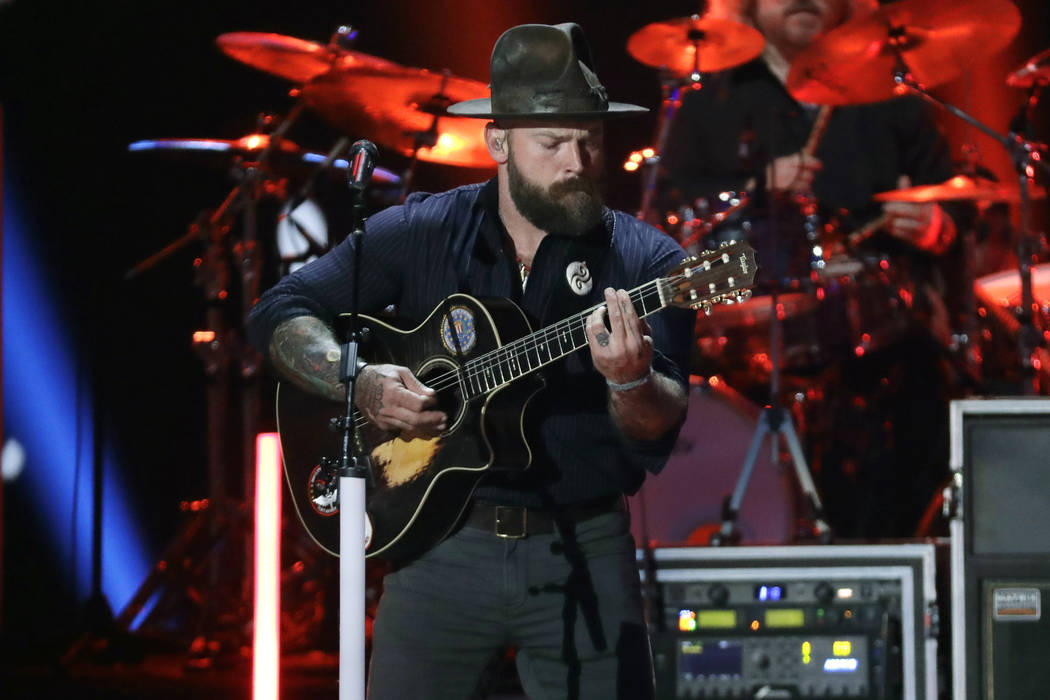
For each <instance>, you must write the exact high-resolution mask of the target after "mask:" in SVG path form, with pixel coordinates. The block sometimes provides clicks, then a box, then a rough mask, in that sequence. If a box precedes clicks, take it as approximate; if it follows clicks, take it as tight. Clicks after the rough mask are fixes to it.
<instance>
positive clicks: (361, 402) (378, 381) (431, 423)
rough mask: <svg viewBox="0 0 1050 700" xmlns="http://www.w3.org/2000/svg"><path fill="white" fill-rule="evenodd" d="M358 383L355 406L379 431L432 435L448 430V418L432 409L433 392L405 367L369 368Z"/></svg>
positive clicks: (434, 400)
mask: <svg viewBox="0 0 1050 700" xmlns="http://www.w3.org/2000/svg"><path fill="white" fill-rule="evenodd" d="M357 381H358V384H357V389H356V391H355V393H354V403H355V404H356V405H357V407H358V408H359V409H361V412H362V413H364V414H365V417H367V418H368V420H370V421H371V422H372V423H374V424H375V425H376V426H377V427H378V428H380V429H381V430H385V431H389V432H402V433H408V434H415V433H420V434H431V435H432V434H435V433H439V432H441V431H443V430H445V428H446V427H447V423H448V416H446V415H445V413H444V412H443V411H435V410H433V408H434V407H435V406H436V405H437V399H436V393H435V391H434V390H433V389H431V388H430V387H428V386H426V385H424V384H423V383H422V382H420V381H419V380H418V379H416V377H415V376H414V375H413V374H412V372H411V371H410V370H409V369H408V368H407V367H401V366H399V365H368V366H366V367H365V368H364V369H362V370H361V374H360V376H359V377H358V379H357Z"/></svg>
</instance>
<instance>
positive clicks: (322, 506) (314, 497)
mask: <svg viewBox="0 0 1050 700" xmlns="http://www.w3.org/2000/svg"><path fill="white" fill-rule="evenodd" d="M329 475H330V472H329V470H328V469H325V468H323V467H322V466H321V465H320V464H318V465H317V466H316V467H314V470H313V471H312V472H310V478H309V480H308V481H307V482H306V488H307V492H308V494H309V496H310V505H311V506H313V509H314V510H315V511H317V514H318V515H335V514H336V513H338V512H339V480H338V479H337V478H336V476H335V475H334V474H331V478H329Z"/></svg>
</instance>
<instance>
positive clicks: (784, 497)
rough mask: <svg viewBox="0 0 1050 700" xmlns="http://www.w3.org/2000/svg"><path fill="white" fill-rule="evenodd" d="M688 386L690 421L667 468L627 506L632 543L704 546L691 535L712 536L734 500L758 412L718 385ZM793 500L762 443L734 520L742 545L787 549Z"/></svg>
mask: <svg viewBox="0 0 1050 700" xmlns="http://www.w3.org/2000/svg"><path fill="white" fill-rule="evenodd" d="M691 384H693V386H691V388H690V393H689V413H688V415H687V416H686V419H685V425H683V426H682V432H681V433H680V434H679V437H678V442H677V443H676V444H675V447H674V450H673V451H672V452H671V457H670V459H669V460H668V461H667V465H666V466H665V467H664V469H663V471H661V472H660V473H659V474H657V475H655V476H654V475H652V474H650V475H649V477H648V478H647V479H646V480H645V483H644V484H643V485H642V488H641V490H640V491H639V492H638V493H637V494H635V495H634V496H631V497H630V498H629V499H628V501H629V503H630V507H631V532H632V534H633V535H634V539H635V542H637V543H642V542H644V541H645V540H646V539H648V541H649V542H650V543H653V544H655V545H666V544H684V543H690V544H707V540H706V537H701V539H702V541H696V540H697V538H696V537H695V536H694V537H693V538H690V535H693V534H694V533H701V532H713V531H715V530H717V529H718V526H720V525H721V522H722V501H723V499H725V498H726V497H728V496H730V495H732V493H733V489H734V488H735V487H736V482H737V478H738V477H739V476H740V472H741V469H742V468H743V466H744V459H745V457H746V456H747V450H748V447H749V446H750V444H751V438H752V436H753V435H754V432H755V426H756V425H757V424H758V417H759V414H760V411H761V409H760V408H759V407H758V406H756V405H755V404H753V403H751V402H750V401H748V400H747V399H745V398H743V397H742V396H741V395H740V394H738V393H737V392H736V391H734V390H733V389H731V388H730V387H728V386H726V384H725V383H724V382H722V381H721V380H719V379H718V378H717V377H712V378H711V380H710V382H707V381H704V380H703V379H700V378H697V377H694V378H692V380H691ZM794 493H795V491H794V476H793V475H792V474H791V473H790V471H789V469H786V468H785V467H784V466H783V465H782V464H780V463H776V464H771V463H770V459H769V440H768V438H767V439H766V441H765V444H764V445H763V449H761V450H760V451H759V454H758V460H757V462H756V463H755V469H754V471H753V472H752V476H751V481H750V483H749V484H748V488H747V491H746V493H745V494H744V500H743V503H741V506H740V513H739V514H738V516H737V519H736V526H737V530H738V531H739V533H740V538H741V542H743V543H751V544H757V543H762V544H778V543H786V542H788V541H790V540H791V539H792V534H793V529H792V526H793V523H794V522H795V512H796V511H795V497H794ZM691 540H692V541H691Z"/></svg>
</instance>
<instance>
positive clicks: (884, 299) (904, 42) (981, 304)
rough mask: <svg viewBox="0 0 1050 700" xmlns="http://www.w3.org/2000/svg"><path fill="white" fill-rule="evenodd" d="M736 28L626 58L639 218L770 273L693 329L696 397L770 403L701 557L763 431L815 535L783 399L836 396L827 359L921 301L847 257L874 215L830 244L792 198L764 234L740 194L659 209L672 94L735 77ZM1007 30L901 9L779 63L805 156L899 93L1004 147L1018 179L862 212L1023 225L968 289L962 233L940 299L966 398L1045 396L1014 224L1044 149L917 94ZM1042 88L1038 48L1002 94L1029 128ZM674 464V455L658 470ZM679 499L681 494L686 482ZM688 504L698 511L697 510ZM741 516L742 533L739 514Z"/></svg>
mask: <svg viewBox="0 0 1050 700" xmlns="http://www.w3.org/2000/svg"><path fill="white" fill-rule="evenodd" d="M736 19H738V18H733V19H729V18H724V17H717V16H713V15H712V13H710V12H709V13H707V14H706V15H703V16H700V15H694V16H692V17H689V18H682V19H675V20H669V21H665V22H657V23H654V24H650V25H648V26H646V27H643V28H642V29H641V30H639V31H637V32H635V33H634V34H633V35H632V36H631V37H630V39H629V41H628V44H627V48H628V51H629V52H630V54H631V55H632V56H633V57H634V58H635V59H637V60H638V61H640V62H642V63H644V64H646V65H650V66H652V67H655V68H659V69H660V70H661V75H662V84H663V97H664V101H663V104H662V109H661V112H660V114H659V120H658V125H657V129H656V133H655V137H654V143H655V148H654V149H653V150H654V153H653V155H651V156H647V157H646V158H645V160H644V163H645V164H646V165H648V166H649V171H648V172H647V173H646V177H645V179H644V183H643V184H642V206H641V211H640V216H641V217H643V218H645V219H646V220H648V221H650V222H651V223H654V224H655V225H657V226H659V227H661V228H663V229H664V230H665V231H666V232H667V233H668V234H669V235H672V236H673V237H675V238H676V239H677V240H678V241H679V243H681V244H682V245H683V247H685V248H686V249H687V250H696V249H699V248H704V247H708V246H709V245H710V244H711V243H712V242H717V241H719V240H722V239H724V238H726V237H740V236H741V235H742V236H745V237H749V238H750V239H751V240H752V243H753V244H755V246H756V250H757V251H759V259H760V261H761V260H763V259H764V260H765V262H766V265H767V267H768V266H769V265H770V261H771V260H772V261H773V266H774V267H775V268H776V271H775V274H768V273H767V276H766V279H765V284H764V287H763V286H760V287H759V288H757V289H756V294H755V296H753V297H752V298H751V299H749V300H748V301H746V302H744V303H741V304H738V305H736V306H734V307H727V308H724V309H720V310H719V311H718V312H717V313H715V314H712V315H711V316H703V315H700V316H699V317H698V319H697V339H696V345H695V347H694V352H693V367H692V370H693V371H694V372H697V373H699V374H701V375H704V376H707V377H711V378H712V380H711V381H714V382H715V384H713V385H708V386H707V387H706V388H707V390H708V393H710V392H711V390H712V388H715V387H717V388H718V389H719V391H720V392H722V393H724V391H725V386H726V384H727V383H728V385H730V386H732V387H734V388H735V389H736V390H739V391H741V392H743V394H744V395H746V396H747V398H749V399H751V400H752V401H757V402H759V405H761V404H762V403H766V402H767V401H768V404H769V405H768V406H767V410H768V409H769V407H772V408H773V410H774V413H773V414H772V415H771V416H769V419H768V420H767V421H766V423H767V424H766V425H765V426H763V425H762V423H763V421H762V419H761V418H760V419H759V424H760V425H759V430H758V431H757V432H756V434H755V436H754V439H753V442H752V448H751V450H750V451H749V453H748V454H747V456H746V457H745V459H744V469H743V471H742V473H741V475H740V479H739V480H738V482H737V488H736V490H735V491H734V493H733V497H732V499H727V501H726V502H724V503H723V507H722V518H723V520H722V527H721V528H720V529H718V530H717V531H711V530H708V532H713V536H712V537H711V538H710V540H711V542H713V543H718V542H719V541H721V540H724V539H725V537H726V536H729V537H734V536H738V535H739V533H740V531H739V529H738V528H737V526H736V523H735V522H734V521H735V519H736V517H737V515H738V513H739V509H740V508H741V505H742V504H741V500H742V497H743V490H744V489H746V488H747V481H748V479H750V478H751V468H752V466H753V462H754V457H755V454H754V453H755V451H756V450H755V447H756V444H757V443H758V442H760V441H761V438H762V436H763V435H764V434H768V433H777V432H780V433H781V435H782V436H783V437H785V439H786V441H787V443H788V447H789V448H790V453H791V454H790V458H791V461H792V462H794V466H795V468H796V472H797V474H796V475H797V476H798V477H799V479H798V482H799V484H798V485H799V486H801V487H802V491H803V493H804V494H805V495H806V496H807V498H808V499H809V501H810V503H809V505H810V507H811V509H812V511H813V513H814V523H815V527H814V529H813V533H814V534H821V533H819V532H817V531H818V530H819V529H820V527H819V526H820V525H822V521H821V518H822V514H821V510H820V507H819V506H820V502H819V500H816V499H815V493H810V488H809V487H808V486H807V485H806V483H805V482H806V481H807V480H808V478H809V476H808V469H807V468H806V465H805V462H804V458H803V457H801V456H800V454H799V451H798V450H796V449H795V448H794V447H793V446H792V445H791V443H792V441H795V442H797V439H795V438H794V436H793V432H794V431H793V430H792V429H791V418H790V417H788V416H787V415H786V413H785V412H784V411H783V410H778V407H779V405H780V403H782V402H785V401H786V402H787V403H788V404H791V408H790V411H791V415H792V416H794V417H795V419H796V420H800V421H802V420H804V418H805V417H806V416H808V415H811V414H812V412H814V411H819V410H820V409H819V407H816V408H814V406H813V404H814V401H813V399H816V402H819V401H820V399H821V398H823V397H825V396H826V395H828V394H829V393H830V392H835V391H836V387H835V386H834V385H833V384H834V382H835V377H837V376H839V375H838V374H836V373H835V372H833V371H830V367H831V366H832V365H833V364H834V363H835V360H836V358H843V356H846V357H845V358H843V359H849V360H853V359H855V358H861V357H863V356H864V355H866V354H871V353H875V352H876V351H878V350H880V349H881V348H884V347H886V346H889V345H891V344H892V343H893V342H894V341H896V340H899V339H900V338H901V337H902V336H903V334H904V332H905V330H906V329H907V328H909V327H910V326H915V325H916V319H915V318H912V317H911V316H912V312H911V310H910V309H911V307H912V306H913V303H914V302H915V298H916V297H917V296H918V295H919V294H921V293H923V292H921V291H920V287H921V284H922V280H917V279H914V278H912V277H911V276H910V274H909V272H908V271H907V269H906V268H905V267H902V266H898V265H897V264H895V262H894V260H893V258H891V257H889V256H886V255H881V254H877V253H875V254H873V253H871V252H870V249H869V248H868V247H866V246H861V245H860V244H862V243H863V242H865V241H866V239H868V238H869V237H871V236H873V235H874V234H875V233H876V232H878V231H879V230H880V229H881V228H882V227H883V226H884V224H885V223H886V221H885V219H883V218H880V219H876V220H875V221H874V222H872V223H871V224H869V225H867V226H865V227H863V228H860V229H857V230H852V231H848V230H846V231H844V230H842V227H839V226H836V225H835V223H834V222H820V221H819V220H818V221H816V222H814V221H813V220H812V218H811V215H810V212H812V211H813V210H814V208H815V207H814V205H815V202H814V201H813V198H812V195H801V196H800V195H792V196H791V199H793V200H794V201H793V203H792V202H788V203H786V204H785V205H784V206H783V207H782V210H783V211H791V212H794V213H795V214H798V216H796V217H795V218H794V220H786V219H785V218H784V217H780V218H778V219H777V220H776V221H774V222H772V223H770V224H769V225H768V226H766V227H765V228H763V226H762V224H763V223H764V222H762V221H761V220H760V219H761V218H762V217H765V216H768V214H767V213H766V212H764V211H759V210H758V209H757V208H754V207H751V206H750V204H751V203H750V202H749V201H748V200H749V197H748V194H747V193H740V192H723V193H720V194H718V195H717V196H714V197H704V198H699V199H695V200H693V201H689V202H684V203H683V202H681V201H674V199H673V195H672V199H671V201H659V202H658V195H657V186H656V182H657V173H658V172H659V160H660V154H661V153H666V152H667V149H668V148H674V144H668V143H667V136H668V131H669V125H670V123H671V122H672V121H673V120H674V117H675V113H676V110H677V108H678V107H679V106H680V104H681V98H682V95H683V93H684V91H686V90H698V89H704V85H703V84H702V79H703V78H704V75H705V74H707V73H710V72H713V71H718V70H724V69H727V68H733V67H735V66H738V65H741V64H743V63H745V62H747V61H750V60H752V59H754V58H755V57H756V56H758V55H759V54H760V53H761V52H762V50H763V43H764V41H763V39H762V37H761V35H757V34H756V33H754V32H753V31H751V30H750V27H748V26H746V25H743V24H740V23H738V22H737V21H736ZM1020 26H1021V17H1020V13H1019V11H1018V9H1017V7H1016V6H1014V5H1013V3H1011V2H1009V1H1008V0H989V1H988V2H980V3H978V2H971V1H960V0H921V1H920V0H899V1H897V2H892V3H889V4H884V5H881V6H880V7H879V8H878V9H876V10H873V11H872V12H871V13H870V14H865V15H862V16H860V17H855V18H853V19H851V20H849V21H848V22H846V23H845V24H843V25H841V26H839V27H837V28H835V29H833V30H831V31H829V32H828V33H826V34H824V35H823V36H821V37H820V38H818V39H817V40H816V41H814V42H813V44H811V45H810V46H809V47H808V48H807V49H806V50H805V51H803V52H802V53H801V54H800V55H799V56H798V57H796V59H795V60H794V61H793V62H792V64H791V68H790V71H789V73H788V76H787V80H786V87H787V90H788V91H789V92H790V93H791V95H792V96H793V97H794V98H795V99H796V100H798V101H799V102H800V103H807V104H812V105H819V106H820V109H819V112H818V114H817V117H816V119H815V120H814V121H815V123H814V126H813V130H812V133H811V136H810V139H809V142H808V143H807V144H806V146H805V149H804V150H806V151H808V153H809V154H811V155H812V153H813V151H814V149H815V146H816V144H817V143H818V142H819V140H820V137H821V135H822V133H823V128H824V126H825V125H826V123H827V119H828V117H829V116H830V115H831V114H832V112H833V110H835V109H837V108H841V107H849V106H854V105H863V104H868V103H873V102H878V101H883V100H889V99H893V98H896V97H899V96H902V95H907V94H912V95H919V96H921V97H923V98H925V99H927V100H928V101H930V102H932V103H934V104H936V105H938V106H940V107H942V108H944V109H945V110H947V111H948V112H950V113H951V114H953V115H954V116H956V117H958V118H960V119H963V120H964V121H966V122H967V123H969V124H970V125H972V126H974V127H976V128H977V129H979V130H981V131H983V132H984V133H986V134H988V135H990V136H992V137H993V138H994V139H996V140H997V141H999V143H1001V144H1002V145H1003V147H1004V148H1006V149H1007V150H1008V151H1009V153H1010V154H1011V157H1012V160H1013V161H1014V162H1015V163H1016V164H1017V167H1018V176H1019V177H1018V180H1017V181H1016V182H1017V184H1002V183H999V182H996V181H993V180H989V179H985V178H982V177H978V175H977V174H975V173H976V172H977V171H978V170H979V169H978V168H973V169H972V170H971V172H970V174H962V175H957V176H955V177H952V178H950V179H949V180H947V181H945V182H942V183H938V184H933V185H922V186H915V187H902V188H899V189H896V190H892V191H886V192H882V193H879V194H877V195H876V196H875V197H874V198H873V199H874V201H876V202H880V203H885V202H909V203H927V202H936V203H964V204H966V205H969V206H974V207H975V208H978V209H979V210H981V211H983V210H984V209H985V208H986V207H989V206H990V205H1001V208H1002V207H1020V209H1021V216H1020V218H1021V224H1020V227H1019V228H1017V229H1014V230H1013V231H1011V235H1009V236H1007V237H1006V238H1007V239H1008V240H1005V241H1002V242H1001V245H1003V246H1008V247H1009V248H1011V249H1012V250H1013V251H1014V252H1015V255H1016V257H1015V258H1014V259H1015V260H1018V261H1020V262H1019V264H1018V265H1016V266H1015V267H1016V269H1006V270H1002V271H998V272H994V273H991V274H987V271H985V273H984V274H982V275H981V276H978V275H977V274H976V273H975V269H976V268H975V267H974V266H973V256H974V245H975V235H974V234H972V233H968V232H962V231H960V235H959V239H960V243H959V245H960V246H962V253H963V257H964V262H963V263H962V265H961V266H962V267H965V268H966V270H965V275H966V276H967V279H966V280H965V285H966V287H967V288H968V289H970V290H972V291H971V292H969V293H968V297H969V298H968V299H963V300H949V303H951V302H955V303H956V304H960V303H961V304H964V305H966V308H965V309H963V310H962V311H960V312H957V314H956V316H955V317H953V319H952V321H953V322H954V323H955V324H956V325H957V326H958V327H952V328H950V329H948V330H949V331H950V332H945V333H944V334H943V338H939V340H941V345H942V346H943V347H944V350H945V354H946V355H948V356H950V357H951V358H952V363H953V365H954V366H955V367H956V371H957V372H958V373H959V374H960V375H965V376H966V380H965V381H960V382H958V385H965V386H968V387H969V390H970V391H973V390H974V389H976V390H978V391H999V392H1006V393H1021V394H1030V393H1043V394H1050V381H1048V377H1050V374H1048V370H1050V353H1048V352H1047V348H1048V347H1050V342H1048V341H1050V262H1042V263H1041V264H1040V261H1041V260H1043V261H1045V260H1046V259H1047V258H1046V254H1047V250H1046V244H1045V242H1042V241H1041V234H1039V233H1033V232H1032V231H1031V230H1030V229H1031V223H1030V211H1029V207H1030V203H1031V202H1032V201H1033V200H1039V199H1044V198H1045V197H1046V188H1045V183H1046V182H1047V180H1046V179H1045V176H1046V174H1047V166H1046V156H1047V147H1046V145H1045V144H1041V143H1036V142H1034V141H1031V140H1028V138H1027V136H1028V135H1027V134H1024V133H1010V134H1008V135H999V134H997V133H996V132H994V131H993V130H992V129H990V128H989V127H987V126H985V125H983V124H981V123H980V122H978V121H977V120H976V119H974V118H973V117H971V116H970V115H968V114H966V113H965V112H963V111H962V110H960V109H958V108H956V107H954V106H952V105H950V104H947V103H945V102H943V101H941V100H939V99H937V98H935V97H934V96H932V95H931V94H930V93H929V92H928V90H929V89H931V88H934V87H937V86H940V85H942V84H944V83H946V82H948V81H950V80H953V79H954V78H956V77H958V76H960V75H962V74H963V72H964V71H965V70H966V69H967V68H969V67H970V66H972V65H974V63H975V62H976V61H977V60H979V59H981V58H983V57H986V56H989V55H991V54H992V53H994V52H996V51H998V50H1000V49H1002V48H1003V47H1005V46H1006V45H1007V44H1008V43H1009V42H1010V41H1011V39H1012V38H1013V37H1014V36H1015V35H1016V34H1017V33H1018V31H1019V29H1020ZM1048 82H1050V50H1047V51H1044V52H1042V53H1040V54H1038V55H1036V56H1034V57H1033V58H1031V59H1030V60H1029V61H1027V62H1026V63H1025V64H1024V65H1023V66H1022V67H1021V68H1019V69H1018V70H1016V71H1014V72H1013V73H1011V74H1010V75H1009V76H1008V77H1007V78H1006V84H1007V85H1009V86H1011V87H1016V88H1022V89H1026V90H1028V91H1029V96H1028V100H1027V103H1026V105H1025V109H1027V113H1028V115H1029V117H1030V115H1031V113H1032V112H1033V111H1034V109H1035V106H1036V105H1037V103H1038V100H1039V93H1040V91H1041V89H1042V87H1043V86H1045V85H1046V84H1047V83H1048ZM1029 121H1030V119H1029ZM635 160H636V162H637V161H638V159H635ZM1037 171H1040V172H1039V174H1041V175H1042V176H1044V177H1042V178H1040V179H1039V180H1038V181H1039V182H1041V183H1042V185H1041V186H1037V178H1036V175H1037ZM792 204H793V206H792ZM752 209H754V210H753V211H752ZM800 212H801V213H800ZM799 213H800V214H799ZM765 231H773V232H774V234H775V236H776V238H777V239H778V240H779V241H780V243H781V249H780V250H777V249H776V248H775V247H774V249H773V252H774V256H775V257H770V255H769V254H767V255H766V256H765V257H764V258H763V256H762V247H761V246H762V244H763V243H764V241H763V239H762V237H763V235H765V233H764V232H765ZM967 246H968V247H967ZM960 272H962V271H960ZM933 325H936V324H933ZM932 333H933V331H931V334H932ZM716 393H717V392H716ZM712 415H714V414H712ZM785 427H786V430H787V433H788V434H785V433H784V430H785ZM814 439H819V435H817V436H815V437H814ZM741 456H743V455H741ZM677 461H683V460H682V459H681V458H677ZM686 461H690V460H686ZM675 464H676V458H675V457H673V458H672V463H671V465H670V466H671V467H672V469H671V472H673V471H674V470H673V467H674V465H675ZM687 471H688V470H684V471H683V474H685V472H687ZM671 478H672V479H673V478H674V477H673V476H672V477H671ZM681 478H683V479H684V478H687V477H686V476H682V477H681ZM759 478H761V475H759ZM647 488H648V487H647ZM674 488H675V487H672V488H671V490H674ZM677 488H681V489H685V490H688V489H686V487H685V484H679V485H678V486H677ZM643 495H644V492H643ZM767 505H768V504H767ZM702 506H703V504H700V506H697V508H699V509H700V510H703V508H702ZM664 510H666V509H663V510H661V512H663V511H664ZM752 510H753V514H755V513H757V514H758V517H757V518H754V522H752V523H750V526H749V524H748V523H747V522H744V523H743V531H744V535H745V537H746V536H747V533H748V530H749V527H750V531H751V532H752V533H754V532H755V531H756V528H755V526H756V525H757V524H758V523H759V522H760V521H759V518H760V517H761V512H762V507H761V506H759V509H758V510H757V511H755V510H754V508H753V509H752ZM697 512H699V511H697ZM742 517H743V520H744V521H746V520H747V513H746V509H745V512H744V513H743V516H742ZM678 520H683V518H681V517H680V518H678ZM698 524H700V522H699V521H697V522H695V523H694V525H698ZM707 525H710V522H708V523H707ZM683 532H686V533H687V532H688V529H685V530H683V525H682V523H681V522H679V523H678V524H677V525H676V529H675V531H674V532H671V531H668V532H659V531H658V532H653V533H649V534H650V535H651V536H653V537H655V538H656V539H657V540H659V539H670V540H677V539H682V537H683ZM636 534H638V533H636ZM794 535H797V533H791V534H790V535H789V534H788V533H785V534H784V539H788V538H790V537H791V536H794ZM705 539H706V538H705Z"/></svg>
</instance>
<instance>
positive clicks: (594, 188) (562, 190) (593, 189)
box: [549, 177, 601, 198]
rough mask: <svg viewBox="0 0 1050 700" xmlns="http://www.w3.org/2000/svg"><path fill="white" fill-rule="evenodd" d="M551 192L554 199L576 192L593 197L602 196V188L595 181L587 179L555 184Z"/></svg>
mask: <svg viewBox="0 0 1050 700" xmlns="http://www.w3.org/2000/svg"><path fill="white" fill-rule="evenodd" d="M549 192H550V196H551V197H553V198H558V197H562V196H564V195H567V194H572V193H574V192H583V193H585V194H589V195H592V196H598V195H600V194H601V188H600V187H599V185H598V183H597V182H596V181H594V180H590V179H588V178H585V177H574V178H573V179H571V180H566V181H564V182H556V183H554V184H553V185H551V186H550V189H549Z"/></svg>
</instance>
